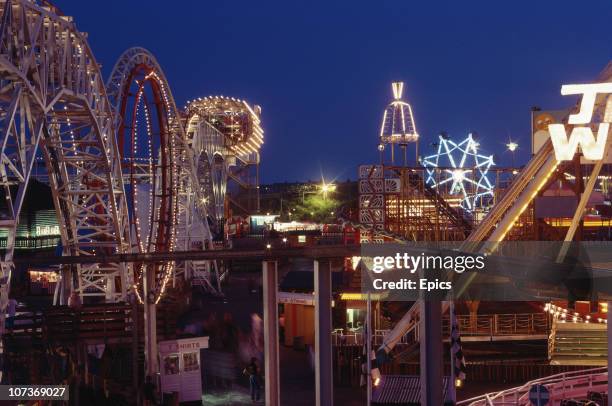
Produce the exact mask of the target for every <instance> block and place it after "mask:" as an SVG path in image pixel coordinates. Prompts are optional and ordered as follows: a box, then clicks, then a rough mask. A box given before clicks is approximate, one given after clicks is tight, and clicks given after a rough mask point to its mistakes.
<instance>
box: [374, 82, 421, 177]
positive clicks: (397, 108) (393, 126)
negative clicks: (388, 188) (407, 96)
mask: <svg viewBox="0 0 612 406" xmlns="http://www.w3.org/2000/svg"><path fill="white" fill-rule="evenodd" d="M391 88H392V90H393V101H392V102H391V103H389V105H388V106H387V108H386V109H385V112H384V114H383V119H382V125H381V126H380V144H379V145H378V150H379V151H380V157H381V161H383V157H384V151H385V148H386V146H387V145H390V146H391V165H394V164H395V145H399V147H400V149H401V150H402V151H403V155H404V166H406V165H407V164H408V157H407V149H408V144H410V143H414V144H415V153H416V160H417V163H418V156H419V134H418V133H417V129H416V124H415V122H414V116H413V115H412V107H411V106H410V104H408V103H407V102H405V101H404V100H402V94H403V92H404V82H394V83H392V84H391Z"/></svg>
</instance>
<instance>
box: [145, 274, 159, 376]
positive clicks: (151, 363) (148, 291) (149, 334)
mask: <svg viewBox="0 0 612 406" xmlns="http://www.w3.org/2000/svg"><path fill="white" fill-rule="evenodd" d="M142 299H143V301H144V324H145V325H144V332H145V365H146V368H145V375H148V376H151V378H152V379H153V382H155V379H156V376H157V373H158V372H159V363H158V362H157V309H156V305H155V265H153V264H150V265H147V266H146V267H145V277H144V283H143V297H142Z"/></svg>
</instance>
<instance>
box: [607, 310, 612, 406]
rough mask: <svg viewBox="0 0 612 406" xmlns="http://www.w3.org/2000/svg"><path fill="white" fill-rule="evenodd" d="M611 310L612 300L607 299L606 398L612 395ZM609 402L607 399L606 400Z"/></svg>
mask: <svg viewBox="0 0 612 406" xmlns="http://www.w3.org/2000/svg"><path fill="white" fill-rule="evenodd" d="M611 310H612V301H608V314H607V316H606V317H607V318H608V399H609V398H610V396H612V379H610V365H612V320H610V311H611ZM608 403H609V401H608Z"/></svg>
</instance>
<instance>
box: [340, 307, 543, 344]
mask: <svg viewBox="0 0 612 406" xmlns="http://www.w3.org/2000/svg"><path fill="white" fill-rule="evenodd" d="M457 324H458V325H459V333H460V334H461V335H462V336H470V337H487V338H489V339H492V338H493V337H503V336H534V335H542V336H548V335H549V334H550V318H549V316H548V314H547V313H517V314H490V315H488V314H487V315H478V316H476V317H472V316H470V315H458V316H457ZM390 331H391V330H374V334H373V335H372V341H373V344H374V345H381V344H382V342H383V339H384V337H385V335H386V334H387V333H389V332H390ZM442 334H443V335H444V336H445V337H448V336H449V335H450V319H449V318H448V316H447V317H444V318H443V319H442ZM418 339H419V324H418V322H415V323H413V327H411V328H410V329H409V330H408V332H407V333H406V334H404V335H403V336H402V338H401V339H400V341H399V343H398V344H411V343H413V342H415V341H418ZM332 343H333V345H340V346H342V345H363V331H362V330H359V331H345V330H342V329H336V330H334V331H333V332H332Z"/></svg>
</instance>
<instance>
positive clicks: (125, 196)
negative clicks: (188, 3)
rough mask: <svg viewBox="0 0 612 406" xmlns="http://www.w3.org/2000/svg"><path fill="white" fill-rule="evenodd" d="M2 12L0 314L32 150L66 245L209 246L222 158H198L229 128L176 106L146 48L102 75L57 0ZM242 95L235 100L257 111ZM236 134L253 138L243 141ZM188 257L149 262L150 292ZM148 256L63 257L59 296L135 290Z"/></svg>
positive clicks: (27, 2) (6, 2) (214, 150)
mask: <svg viewBox="0 0 612 406" xmlns="http://www.w3.org/2000/svg"><path fill="white" fill-rule="evenodd" d="M0 13H1V14H0V191H1V192H2V194H3V196H4V199H5V201H6V207H4V208H0V211H1V212H0V230H2V231H3V232H6V233H7V235H8V242H7V248H6V250H5V252H4V253H3V255H2V258H1V260H0V266H1V271H2V275H1V278H0V326H3V325H4V321H3V319H4V309H5V308H6V304H7V301H8V293H9V283H10V279H11V271H12V269H13V266H14V265H13V251H14V244H15V237H16V235H15V234H16V229H17V224H18V222H19V215H20V211H21V206H22V203H23V200H24V196H25V193H26V190H27V186H28V182H29V180H30V177H31V173H32V168H33V166H34V164H35V159H36V157H37V156H42V157H43V158H44V162H45V166H46V169H47V171H48V177H49V186H50V188H51V192H52V196H53V203H54V206H55V210H56V212H57V218H58V222H59V228H60V230H61V242H62V247H63V251H64V252H63V254H64V255H69V256H93V255H114V254H129V253H142V254H146V253H153V252H172V251H174V250H176V249H177V247H178V249H180V250H187V249H194V246H198V247H200V248H199V249H211V248H212V247H213V244H212V236H211V230H210V229H209V226H208V218H209V211H211V210H216V211H217V212H215V215H216V216H218V217H219V218H222V216H223V213H222V212H221V213H218V211H219V208H221V209H222V208H223V199H224V198H225V183H226V182H227V171H226V170H223V168H227V164H225V163H224V164H223V165H222V167H221V170H220V171H218V172H215V169H214V168H213V170H211V169H210V168H209V167H206V165H207V164H210V159H208V160H207V159H200V158H201V157H202V156H206V157H208V158H211V157H214V156H220V157H221V158H222V160H223V161H225V158H226V157H225V155H227V154H228V153H229V152H228V150H227V149H224V147H225V145H226V143H227V139H226V138H225V137H226V136H225V135H224V134H221V133H220V132H219V131H217V130H216V129H214V128H212V127H211V126H210V125H208V124H207V123H205V122H204V120H199V119H198V118H197V117H194V115H193V114H191V113H189V112H188V113H184V112H182V111H180V110H179V109H178V108H177V106H176V103H175V101H174V97H173V96H172V92H171V89H170V85H169V84H168V81H167V79H166V77H165V75H164V73H163V71H162V69H161V67H160V65H159V63H158V62H157V60H156V59H155V57H154V56H153V55H152V54H151V53H150V52H149V51H147V50H146V49H143V48H131V49H128V50H127V51H126V52H125V53H123V54H122V55H121V57H120V58H119V60H118V61H117V63H116V64H115V66H114V68H113V71H112V73H111V75H110V77H109V79H108V82H107V84H106V85H105V83H104V81H103V77H102V74H101V72H100V67H99V64H98V62H97V61H96V59H95V57H94V55H93V53H92V51H91V49H90V47H89V45H88V43H87V40H86V38H87V37H86V35H85V34H83V33H81V32H79V31H78V30H77V28H76V26H75V24H74V23H73V20H72V18H71V17H69V16H65V15H63V14H62V13H61V12H60V11H59V10H58V9H57V8H56V7H55V6H53V5H52V4H50V3H49V2H47V1H45V0H40V1H38V0H0ZM241 103H242V104H241V105H239V106H238V107H237V108H238V109H240V108H243V109H244V110H248V112H247V113H246V114H251V116H252V117H255V115H256V113H255V112H253V110H251V109H250V107H249V106H248V105H247V104H246V103H245V102H241ZM257 111H259V110H257ZM184 114H187V115H188V117H187V118H188V119H187V120H186V119H185V116H184ZM256 120H257V123H259V118H258V117H256ZM186 121H188V122H189V123H187V122H186ZM187 124H189V126H188V128H187ZM257 131H258V132H257V134H256V135H255V137H256V141H257V142H252V141H251V140H250V139H246V138H240V139H239V140H238V141H236V142H234V143H233V144H232V148H233V149H234V150H237V151H246V152H248V153H257V152H258V148H259V146H260V145H261V143H262V142H263V130H261V128H260V127H259V126H258V127H257ZM239 135H241V134H239ZM237 142H238V143H237ZM239 142H243V143H245V144H246V143H249V145H250V146H251V149H249V150H248V151H247V150H246V149H241V148H242V144H239ZM253 145H254V146H253ZM246 152H245V153H246ZM210 202H214V205H213V204H212V203H210ZM213 206H214V207H213ZM188 262H189V261H181V262H176V261H167V262H165V263H162V264H158V265H150V266H152V267H154V270H153V272H154V274H155V276H154V278H153V279H154V286H151V291H150V292H151V293H153V295H154V301H155V302H158V301H159V300H160V299H161V297H162V296H163V294H164V290H165V287H166V285H167V283H168V281H169V280H170V278H171V277H172V276H173V275H174V274H175V272H176V268H177V267H179V266H180V267H185V266H188V265H189V263H188ZM200 265H201V264H200ZM146 266H149V265H145V264H137V263H135V264H126V263H122V262H117V263H82V264H73V265H67V266H64V267H63V268H62V278H61V284H62V292H63V294H62V295H60V296H61V297H62V298H63V300H64V303H65V300H66V299H67V296H68V295H70V292H76V293H77V294H78V295H80V297H81V299H82V300H83V299H85V298H88V297H98V298H101V299H103V300H105V301H107V302H116V301H124V300H126V299H127V296H128V294H129V293H130V292H132V291H133V292H135V293H136V295H137V296H138V297H139V298H140V299H141V300H142V298H141V297H140V293H139V292H140V286H141V282H142V275H143V270H144V269H145V267H146ZM209 268H210V267H209ZM215 269H216V268H215ZM0 329H1V327H0Z"/></svg>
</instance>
